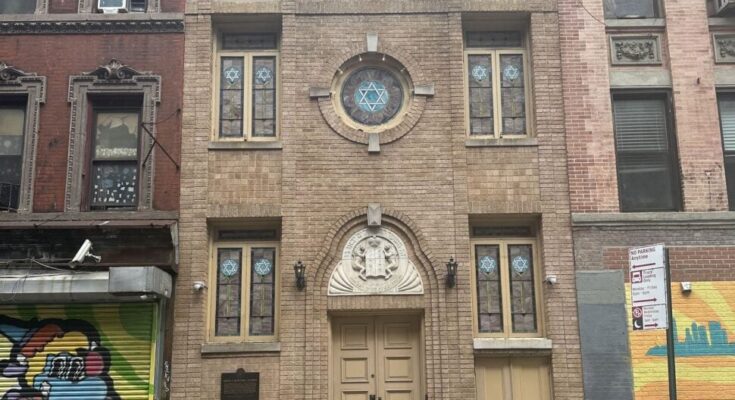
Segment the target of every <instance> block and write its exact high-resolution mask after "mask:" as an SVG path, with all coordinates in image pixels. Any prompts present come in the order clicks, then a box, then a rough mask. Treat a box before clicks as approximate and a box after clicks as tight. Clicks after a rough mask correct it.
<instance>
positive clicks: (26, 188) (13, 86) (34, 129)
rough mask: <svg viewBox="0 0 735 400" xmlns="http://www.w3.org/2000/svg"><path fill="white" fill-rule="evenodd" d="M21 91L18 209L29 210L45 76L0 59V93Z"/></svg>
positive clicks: (43, 101)
mask: <svg viewBox="0 0 735 400" xmlns="http://www.w3.org/2000/svg"><path fill="white" fill-rule="evenodd" d="M4 94H10V95H12V94H22V95H26V96H27V99H28V100H27V103H26V104H27V106H26V115H27V117H26V121H25V129H24V130H25V135H24V136H25V137H24V139H23V162H22V167H21V168H22V171H21V181H20V198H19V199H18V210H17V212H18V213H27V212H31V211H32V210H33V177H34V176H35V175H36V173H35V170H36V168H35V166H36V147H37V143H38V122H39V114H40V111H41V104H44V103H45V102H46V77H45V76H37V75H36V74H33V73H26V72H24V71H22V70H20V69H18V68H15V67H11V66H9V65H7V64H5V63H4V62H2V61H0V95H4Z"/></svg>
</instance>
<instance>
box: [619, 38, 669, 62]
mask: <svg viewBox="0 0 735 400" xmlns="http://www.w3.org/2000/svg"><path fill="white" fill-rule="evenodd" d="M610 50H611V52H612V54H611V59H612V64H613V65H660V64H661V46H660V40H659V36H658V35H650V36H648V35H647V36H610Z"/></svg>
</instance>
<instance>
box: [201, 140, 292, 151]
mask: <svg viewBox="0 0 735 400" xmlns="http://www.w3.org/2000/svg"><path fill="white" fill-rule="evenodd" d="M208 148H209V150H281V149H283V143H282V142H281V141H275V140H274V141H271V142H209V146H208Z"/></svg>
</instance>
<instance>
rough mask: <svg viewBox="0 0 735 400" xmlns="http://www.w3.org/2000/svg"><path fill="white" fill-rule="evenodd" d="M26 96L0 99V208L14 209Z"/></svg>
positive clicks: (0, 209)
mask: <svg viewBox="0 0 735 400" xmlns="http://www.w3.org/2000/svg"><path fill="white" fill-rule="evenodd" d="M25 119H26V99H25V97H23V96H7V97H4V98H2V99H0V211H16V210H17V209H18V202H19V200H20V180H21V175H22V170H23V142H24V138H25Z"/></svg>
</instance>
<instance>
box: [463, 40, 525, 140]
mask: <svg viewBox="0 0 735 400" xmlns="http://www.w3.org/2000/svg"><path fill="white" fill-rule="evenodd" d="M465 47H466V51H465V53H466V71H465V73H466V81H467V103H468V105H467V109H468V114H469V115H468V132H469V135H470V136H486V137H498V138H499V137H504V136H505V137H512V136H525V135H527V134H528V118H527V109H528V107H527V97H528V87H527V86H528V85H527V81H528V79H527V71H526V61H525V59H526V51H525V49H524V48H523V35H522V33H521V32H516V31H513V32H467V34H466V37H465Z"/></svg>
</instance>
